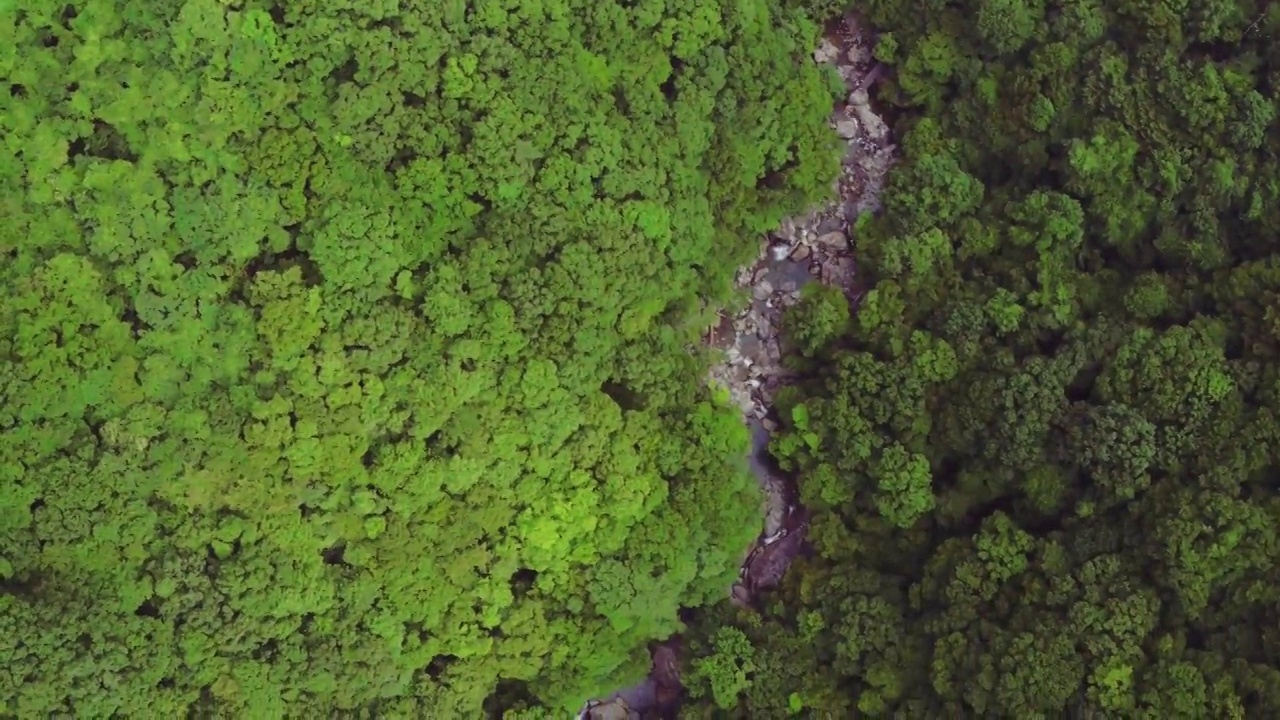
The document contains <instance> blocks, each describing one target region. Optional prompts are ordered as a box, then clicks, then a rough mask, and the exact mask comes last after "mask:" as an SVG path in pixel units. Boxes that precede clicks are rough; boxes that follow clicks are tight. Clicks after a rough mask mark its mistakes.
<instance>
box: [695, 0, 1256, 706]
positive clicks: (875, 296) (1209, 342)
mask: <svg viewBox="0 0 1280 720" xmlns="http://www.w3.org/2000/svg"><path fill="white" fill-rule="evenodd" d="M862 7H864V8H865V9H866V10H867V12H868V13H869V17H870V19H871V20H872V21H873V23H874V24H875V25H877V26H878V27H879V28H880V29H882V30H883V31H884V32H885V34H884V36H883V37H882V41H881V45H880V47H879V49H878V53H879V54H880V55H881V56H882V58H883V59H884V60H885V61H887V62H889V63H891V64H892V65H894V66H895V69H896V76H895V77H894V78H893V80H892V81H891V82H889V83H887V84H886V85H885V86H884V87H883V88H882V91H881V96H882V97H881V99H882V100H883V101H884V102H885V103H886V104H887V106H890V107H893V108H894V112H895V115H896V116H897V118H898V119H897V123H896V128H895V131H896V132H897V134H898V136H899V138H901V140H902V145H903V151H904V157H903V160H902V164H901V165H900V166H899V167H898V168H897V169H896V171H895V172H894V174H893V176H892V178H891V183H890V184H891V187H890V189H889V192H888V194H887V196H886V212H885V214H884V215H883V217H882V218H879V219H877V220H874V221H870V222H863V223H861V227H860V229H859V234H858V238H857V244H858V246H859V255H860V267H861V268H862V269H863V272H864V273H865V277H864V281H865V282H866V284H867V286H868V292H867V294H866V297H865V299H864V300H863V302H862V303H861V306H860V309H859V311H858V312H857V313H856V315H854V316H852V318H848V319H842V318H841V317H840V316H839V315H838V314H837V313H835V312H833V310H832V306H831V302H830V301H829V300H823V299H822V298H820V297H818V298H815V299H813V300H811V301H809V302H807V303H806V304H805V305H804V306H802V307H801V309H800V310H799V311H798V312H797V314H796V315H794V316H793V317H792V318H791V323H792V332H793V334H794V335H795V337H796V339H797V341H798V342H797V343H796V345H797V346H798V348H799V351H800V353H799V354H798V355H797V357H796V358H795V359H794V360H795V362H796V363H797V364H798V365H799V366H800V367H801V368H803V369H804V370H805V371H806V372H807V376H808V378H809V380H808V381H807V382H806V383H804V384H803V385H801V386H800V387H799V388H797V389H796V390H795V391H794V392H793V393H791V394H790V396H789V397H787V398H785V399H784V400H783V401H782V406H783V407H782V410H783V411H784V412H783V415H784V417H785V418H788V419H790V420H791V421H793V422H792V423H791V426H790V429H789V430H788V431H787V433H786V434H785V435H784V436H783V437H782V438H780V439H778V441H777V443H776V444H775V446H774V451H775V453H776V454H777V455H779V456H780V458H781V460H782V462H783V463H784V464H785V465H786V466H787V467H788V468H790V469H792V470H794V471H795V472H797V473H798V475H799V477H800V479H801V486H802V494H803V497H804V501H805V502H806V503H807V504H808V505H809V506H810V508H811V509H812V510H813V511H814V519H813V524H812V529H811V532H810V536H809V537H810V540H811V542H812V544H813V549H814V553H813V555H812V557H810V558H808V559H806V560H804V561H802V562H800V563H798V564H797V565H796V566H794V567H793V568H792V569H791V572H790V574H789V576H788V578H787V582H786V584H785V587H784V588H783V589H782V590H781V591H780V592H779V593H777V594H776V595H774V596H773V597H772V598H771V599H770V601H769V607H768V608H767V609H766V611H765V613H764V614H763V615H762V616H759V617H757V616H754V615H752V614H750V613H735V612H733V611H732V610H731V609H730V608H728V607H727V606H726V607H724V608H723V609H721V610H720V611H718V612H717V614H716V615H714V616H712V617H708V618H705V619H704V620H703V622H702V624H701V625H700V627H699V628H697V632H696V633H694V635H693V636H691V640H692V642H693V648H694V655H693V657H692V658H691V659H690V661H689V664H690V667H691V668H693V669H697V670H699V672H694V673H692V674H691V675H690V677H692V678H693V679H694V681H695V682H696V685H695V687H694V688H693V690H694V692H695V694H696V695H697V696H698V697H700V698H704V700H701V701H699V703H698V704H697V705H695V706H693V707H690V708H689V709H688V710H687V715H688V716H689V717H710V716H713V715H716V714H717V711H716V710H715V708H716V706H719V707H721V708H726V709H728V711H726V712H724V713H722V714H720V715H718V716H733V717H750V718H778V717H786V716H788V714H791V713H795V714H800V715H807V716H810V717H841V718H844V717H855V716H861V717H895V718H921V719H924V718H929V719H932V718H964V717H1009V718H1019V719H1028V720H1029V719H1032V718H1058V717H1078V718H1150V719H1152V720H1157V719H1160V720H1163V719H1165V718H1244V717H1251V718H1252V717H1270V716H1273V715H1275V713H1276V711H1277V708H1280V630H1278V627H1280V626H1278V625H1277V623H1278V622H1280V575H1277V568H1280V493H1278V492H1277V491H1278V490H1280V323H1278V322H1277V319H1278V318H1280V251H1278V250H1277V245H1276V244H1275V243H1276V238H1277V237H1280V124H1277V122H1276V115H1277V109H1278V107H1280V105H1278V102H1280V100H1278V99H1277V98H1280V8H1277V7H1275V6H1274V5H1273V4H1271V3H1266V2H1261V1H1257V0H1242V1H1240V2H1235V1H1234V0H1206V2H1199V3H1197V2H1186V1H1183V0H1163V1H1159V2H1145V1H1143V0H1123V1H1119V2H1114V3H1112V2H1107V3H1104V2H1098V1H1097V0H965V1H962V2H950V3H942V2H926V3H923V4H921V3H907V2H903V1H902V0H868V1H867V2H866V3H865V4H863V6H862ZM833 323H835V324H836V325H837V326H838V327H836V328H834V329H833V325H832V324H833ZM810 440H816V442H810ZM814 445H816V446H817V449H816V450H815V449H814ZM731 631H732V632H731ZM733 632H738V633H739V634H740V635H742V636H745V638H746V642H743V640H742V639H741V638H737V636H735V635H733ZM730 640H733V642H730ZM739 691H740V692H739ZM726 695H728V697H726Z"/></svg>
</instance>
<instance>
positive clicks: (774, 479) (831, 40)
mask: <svg viewBox="0 0 1280 720" xmlns="http://www.w3.org/2000/svg"><path fill="white" fill-rule="evenodd" d="M873 44H874V36H873V35H872V34H871V33H869V32H868V31H867V30H866V29H865V26H864V25H862V23H860V22H859V20H858V18H857V17H856V16H855V15H848V16H845V17H844V18H841V19H839V20H837V21H835V22H833V23H831V24H830V25H829V26H828V28H827V32H826V33H825V36H824V38H823V40H822V42H821V44H820V45H819V47H818V49H817V50H816V51H815V52H814V54H813V59H814V61H815V62H818V63H822V64H830V65H833V66H835V68H836V69H837V70H838V71H839V73H840V76H841V78H842V79H843V80H844V82H845V87H846V89H847V90H848V96H847V98H846V99H845V101H844V102H842V103H840V104H839V105H838V106H837V107H836V108H835V109H834V111H833V114H832V118H831V126H832V130H833V131H834V132H835V133H836V134H837V135H839V137H841V138H842V139H843V140H844V141H845V143H846V148H845V155H844V160H843V162H842V166H841V172H840V175H839V177H838V178H837V179H836V181H835V187H834V188H833V198H834V199H833V200H832V201H831V202H829V203H828V204H826V205H824V206H823V207H820V208H816V209H814V210H812V211H811V212H809V213H807V214H805V215H803V216H799V217H793V218H788V219H786V220H784V221H783V222H782V223H781V225H780V226H779V227H778V229H777V230H775V231H774V232H772V233H770V235H769V236H768V237H764V238H761V240H760V250H759V253H758V255H757V258H756V261H755V262H754V263H753V264H752V265H750V266H748V267H744V268H742V269H740V270H739V272H738V275H737V285H738V287H740V288H741V289H742V290H743V292H744V293H747V294H749V295H750V298H751V300H750V302H749V303H748V305H747V307H746V308H744V309H743V310H741V311H740V312H738V313H736V314H733V315H728V314H723V313H722V314H721V315H720V320H719V322H718V324H716V325H715V326H714V327H712V328H709V329H708V331H707V333H706V336H705V337H704V340H705V342H706V343H707V344H708V345H710V346H712V347H714V348H716V349H719V350H720V351H721V352H722V359H721V360H720V362H718V363H717V364H715V365H714V366H713V367H712V368H711V370H710V373H709V377H708V382H710V383H714V384H716V385H718V386H720V387H721V388H723V389H725V390H726V391H728V393H729V396H730V398H731V400H732V402H733V403H734V404H735V405H737V406H738V407H739V408H740V409H741V411H742V416H743V421H744V422H745V423H746V424H747V425H748V426H749V427H750V428H751V438H752V446H751V451H750V454H749V456H748V463H749V465H750V468H751V471H752V473H753V474H754V475H755V477H756V478H757V480H758V481H759V482H760V487H761V491H762V496H763V501H762V512H761V514H762V516H763V522H762V529H761V532H760V535H759V537H758V538H757V539H756V541H755V543H753V544H752V546H751V547H750V548H748V549H747V550H746V554H745V558H744V560H743V563H742V568H741V571H740V572H739V580H738V582H737V583H735V584H734V586H733V587H732V588H731V589H730V596H731V598H732V599H733V601H734V602H735V603H738V604H740V605H743V606H750V605H752V604H753V602H754V600H755V597H756V595H757V593H758V592H759V591H760V590H763V589H765V588H768V587H770V586H773V585H776V584H777V583H778V582H779V581H780V580H781V579H782V577H783V575H784V574H785V572H786V570H787V567H788V566H789V565H790V564H791V561H792V560H793V559H794V558H795V557H796V556H797V555H798V554H799V552H800V550H801V548H802V546H803V543H804V537H805V532H806V530H807V529H808V512H807V511H806V510H805V508H804V506H803V505H802V504H801V503H800V500H799V491H798V488H797V485H796V479H795V478H792V477H788V476H787V475H786V474H784V473H782V472H780V471H779V470H778V468H777V466H776V464H775V463H774V462H773V461H772V459H771V458H770V456H769V452H768V447H769V440H770V438H771V435H772V433H773V432H774V431H775V430H776V429H777V428H778V418H777V417H776V416H775V415H774V414H773V398H774V395H775V394H776V393H777V391H778V390H779V389H780V388H782V387H785V386H786V385H787V384H789V383H790V382H792V381H793V380H794V377H793V375H792V374H791V372H790V371H789V370H788V369H787V368H786V367H785V366H784V365H783V362H782V360H783V357H784V356H785V355H786V353H787V348H786V341H785V337H784V336H783V334H782V332H781V331H782V323H783V318H784V315H785V313H786V311H787V309H788V308H790V307H791V306H793V305H795V304H796V303H797V302H799V300H800V297H801V289H802V288H803V287H804V286H805V285H806V284H808V283H811V282H821V283H825V284H828V285H832V286H835V287H839V288H841V289H842V290H843V291H844V292H845V295H846V296H847V297H848V298H849V301H850V302H851V303H856V302H857V300H858V298H859V296H860V291H859V289H858V286H857V283H856V269H857V268H856V266H855V264H854V259H853V248H852V245H851V243H850V232H851V228H852V225H853V223H854V222H855V221H856V220H857V218H858V217H859V216H861V215H863V214H865V213H874V212H878V211H879V210H880V193H881V190H882V189H883V187H884V183H885V178H886V176H887V174H888V171H889V168H890V167H891V165H892V164H893V159H894V157H895V149H896V148H895V146H894V145H893V143H892V140H891V137H890V134H889V128H888V126H887V125H886V123H885V122H884V121H883V120H882V119H881V118H880V117H879V115H877V114H876V112H875V110H874V109H873V108H872V106H871V100H870V95H869V90H870V88H871V86H872V85H873V84H874V83H875V82H876V81H878V80H879V79H880V78H881V77H883V76H884V75H885V73H886V72H887V68H885V67H884V66H883V65H880V64H879V63H877V62H875V61H874V59H873V58H872V52H871V51H872V47H873ZM677 654H678V639H677V640H672V641H668V642H665V643H658V644H655V645H654V647H653V651H652V657H653V670H652V672H651V673H650V675H649V677H648V678H646V679H645V680H644V681H643V682H641V683H640V684H638V685H635V686H633V687H630V688H625V689H623V690H619V691H617V692H615V693H614V694H612V695H610V696H609V697H607V698H605V699H602V700H593V701H591V702H588V703H587V705H586V707H584V708H583V710H582V712H580V713H579V715H578V717H579V720H624V719H635V718H642V717H646V716H652V715H655V714H658V713H660V712H661V711H662V710H664V709H669V708H670V707H671V705H672V704H673V703H675V702H678V699H679V697H680V694H681V690H682V688H681V686H680V677H679V671H678V666H679V663H678V658H677Z"/></svg>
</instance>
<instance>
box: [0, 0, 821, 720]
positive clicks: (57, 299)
mask: <svg viewBox="0 0 1280 720" xmlns="http://www.w3.org/2000/svg"><path fill="white" fill-rule="evenodd" d="M3 7H4V9H2V10H0V76H3V77H5V78H8V81H7V83H6V86H5V87H4V88H3V89H0V127H2V128H3V133H4V136H5V148H4V150H3V152H0V184H2V186H3V190H2V191H0V208H2V209H3V215H4V218H5V230H4V237H3V239H0V252H2V253H3V257H4V264H3V267H0V285H2V286H3V290H2V291H0V292H3V297H2V299H0V628H2V630H3V632H2V633H0V635H2V636H3V640H0V659H2V662H0V716H5V717H38V716H51V715H62V716H67V715H71V714H74V715H76V716H84V717H108V716H112V715H113V714H116V715H118V716H121V717H184V716H185V713H187V712H188V711H189V710H190V711H196V712H198V714H199V716H201V717H215V716H239V717H263V718H266V717H282V716H286V715H288V716H296V717H327V716H329V714H330V713H334V712H337V713H349V712H352V711H357V712H361V713H365V714H366V715H368V714H369V713H377V714H378V716H380V717H438V718H449V717H475V716H477V715H479V714H480V713H481V711H482V708H483V707H484V706H485V703H486V701H487V702H488V703H489V705H488V706H489V707H490V708H497V707H502V706H514V705H518V704H537V703H539V702H541V703H544V704H545V705H546V706H547V707H549V708H559V710H558V712H559V714H558V715H557V716H563V714H564V710H565V708H568V707H572V706H576V705H577V704H579V703H580V702H581V701H582V700H584V699H585V698H586V697H587V696H588V695H589V694H591V693H594V692H598V691H601V690H602V689H605V688H607V687H609V686H610V684H612V683H618V682H621V681H623V680H629V679H634V678H636V677H638V676H639V675H641V674H643V672H644V670H645V668H646V665H647V655H646V652H645V644H646V643H647V642H648V641H650V640H652V639H654V638H660V637H664V636H666V635H668V634H670V633H671V632H672V631H673V630H675V629H676V623H677V621H676V609H677V607H678V606H680V605H681V604H683V605H689V606H697V605H700V604H703V603H706V602H708V601H709V600H712V599H719V598H721V597H723V595H724V593H725V591H726V588H727V587H728V584H729V583H730V582H731V580H732V578H733V577H734V574H735V572H736V564H737V562H738V558H739V556H740V553H741V551H742V548H743V547H745V546H746V544H747V543H748V541H749V540H750V538H751V536H752V535H753V534H754V532H755V530H754V528H755V525H756V522H755V517H754V516H755V514H756V512H757V503H758V497H757V495H756V491H755V488H754V485H753V481H752V480H751V479H750V478H749V476H748V475H747V473H746V472H745V470H744V469H743V468H742V467H741V466H740V462H739V460H738V458H739V457H740V455H741V453H742V450H743V448H744V447H745V446H746V443H747V437H746V431H745V429H743V428H742V427H741V426H740V423H739V422H738V420H737V417H736V411H734V410H730V409H727V408H722V407H719V406H717V405H716V404H715V403H714V402H712V399H711V398H710V397H709V396H708V395H707V394H706V393H705V392H701V391H699V390H698V387H699V386H700V383H701V377H702V373H703V369H704V368H705V358H704V357H701V354H700V353H699V352H691V351H690V348H691V347H692V346H693V341H694V340H695V339H696V334H697V330H698V329H700V323H701V321H699V320H697V314H698V313H699V312H702V311H701V307H702V305H701V303H700V298H701V299H707V300H710V301H713V302H719V301H721V300H723V299H724V298H725V297H726V296H727V294H728V292H729V288H730V283H731V276H732V271H733V268H734V267H735V266H736V265H737V264H738V263H740V262H742V261H743V260H744V259H745V258H747V257H748V256H750V255H752V254H753V253H754V252H755V250H756V237H757V234H758V233H759V232H760V231H761V230H763V229H764V228H766V227H768V226H770V225H772V224H774V223H776V222H777V221H778V219H779V218H780V217H782V216H783V215H784V214H786V213H789V212H794V211H796V210H798V209H800V208H801V207H802V206H804V205H805V204H807V203H808V202H810V201H811V200H812V199H813V198H815V197H817V195H819V194H820V193H821V192H822V191H823V190H824V189H825V188H826V186H827V182H826V181H827V179H828V178H829V177H831V176H832V175H833V173H834V171H835V163H836V157H837V156H836V153H835V143H834V140H833V138H831V136H830V133H829V131H828V130H827V129H826V127H825V115H826V113H827V112H828V111H829V109H830V107H831V103H832V101H833V98H832V95H831V89H830V88H831V83H830V82H829V78H825V77H823V75H822V74H821V73H820V72H819V71H817V70H816V69H815V68H813V66H812V64H810V63H806V62H804V58H805V56H806V55H807V53H808V52H809V51H810V49H811V48H812V47H813V44H814V42H815V39H816V37H817V35H818V28H817V26H816V25H815V24H814V23H812V22H810V21H809V20H807V19H806V16H805V15H804V14H803V13H797V12H794V11H793V10H786V9H784V8H783V7H781V5H780V3H779V2H777V1H776V0H752V1H743V0H721V1H720V2H707V1H706V0H669V1H666V2H663V1H661V0H645V1H642V2H625V1H622V0H618V1H617V2H609V1H606V2H599V1H597V0H480V1H475V2H461V1H457V2H420V3H409V4H404V3H394V2H393V3H389V2H380V1H377V0H374V1H372V2H342V0H324V1H323V2H311V1H307V0H279V1H278V2H275V3H274V4H273V3H271V2H269V0H158V1H154V2H124V1H123V0H72V1H71V2H65V1H64V0H58V1H57V2H54V1H53V0H30V1H27V2H20V3H5V4H4V5H3ZM701 325H705V323H701ZM344 716H345V715H344Z"/></svg>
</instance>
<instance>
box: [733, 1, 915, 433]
mask: <svg viewBox="0 0 1280 720" xmlns="http://www.w3.org/2000/svg"><path fill="white" fill-rule="evenodd" d="M814 60H815V61H817V62H820V63H830V64H834V65H835V67H836V68H837V69H838V70H839V72H840V76H841V77H842V78H844V80H845V84H846V87H847V88H848V89H849V95H848V98H847V101H846V102H845V103H843V104H841V105H840V106H839V107H837V108H836V110H835V112H834V113H833V115H832V118H831V125H832V128H833V129H834V130H835V132H836V134H837V135H839V136H840V137H841V138H843V139H844V140H845V143H846V145H845V155H844V160H843V162H842V166H841V173H840V176H839V177H838V178H837V180H836V182H835V187H834V188H833V196H834V199H833V200H832V201H831V202H829V203H827V204H826V205H824V206H822V207H819V208H817V209H815V210H813V211H811V212H809V213H807V214H805V215H802V216H799V217H793V218H788V219H786V220H784V221H783V222H782V223H781V225H780V226H779V227H778V228H777V229H776V230H775V231H774V232H772V233H771V234H770V236H769V237H767V238H764V239H762V240H761V243H760V252H759V255H758V256H757V261H756V262H755V264H753V265H751V266H750V267H746V268H743V269H742V270H741V271H739V273H738V278H737V284H738V286H739V287H741V288H744V289H746V290H749V291H750V293H751V298H752V300H751V303H750V305H749V306H748V307H747V308H746V309H744V310H743V311H742V312H740V313H738V314H737V315H736V316H733V317H722V318H721V323H720V325H719V326H717V327H716V328H713V329H712V331H711V332H710V333H709V334H708V341H709V342H710V343H711V344H712V345H714V346H715V347H718V348H720V349H722V350H723V351H724V355H725V356H724V360H723V362H721V363H720V364H718V365H716V366H715V367H714V368H712V370H711V379H712V380H713V381H714V382H716V383H717V384H719V385H720V386H721V387H723V388H725V389H727V390H728V392H729V394H730V397H731V398H732V399H733V402H734V403H735V404H736V405H738V406H739V407H741V408H742V412H743V416H744V418H746V419H747V420H748V421H750V420H759V421H760V422H763V423H764V424H765V426H766V427H768V428H769V429H771V430H772V429H774V422H773V420H772V419H770V418H769V408H770V407H771V406H772V404H773V394H774V392H775V391H776V390H777V389H778V388H779V387H781V386H783V385H785V384H786V382H787V381H788V380H789V379H790V378H789V374H788V371H787V370H786V368H785V367H783V365H782V357H783V355H784V354H785V347H784V345H783V342H784V341H783V339H782V337H781V335H780V333H779V329H780V327H781V324H782V318H783V315H784V313H785V311H786V309H787V308H788V307H790V306H791V305H794V304H795V303H796V302H797V301H798V300H799V298H800V288H801V287H802V286H803V285H804V284H805V283H807V282H809V281H811V280H814V279H816V280H818V281H820V282H823V283H826V284H828V285H833V286H837V287H840V288H842V289H843V290H844V291H845V293H846V294H847V295H848V296H849V298H850V299H851V300H854V299H855V298H856V297H857V288H856V285H855V282H854V281H855V270H856V267H855V264H854V259H853V254H852V248H851V246H850V240H849V236H850V228H851V225H852V224H853V223H854V221H856V219H857V218H858V217H859V216H861V215H863V214H866V213H874V212H877V211H878V210H879V209H880V192H881V190H882V189H883V187H884V182H885V177H886V176H887V174H888V171H889V168H890V167H891V165H892V163H893V158H894V150H895V146H894V145H893V144H892V142H891V137H890V133H889V127H888V125H886V124H885V122H884V121H883V120H882V119H881V118H880V117H879V116H878V115H877V114H876V113H875V111H874V109H873V108H872V107H871V101H870V95H869V94H868V92H867V90H868V86H869V84H870V83H871V82H874V81H875V80H876V79H878V78H879V77H880V76H882V75H883V73H884V66H882V65H879V64H877V63H875V62H874V60H873V59H872V53H871V38H870V37H869V36H867V34H866V33H864V32H862V31H861V30H860V26H859V25H858V24H857V23H856V21H854V20H852V19H846V21H845V22H844V23H843V25H842V26H841V27H840V29H839V30H838V31H837V32H834V33H832V34H831V35H829V36H828V37H826V38H824V39H823V41H822V43H821V44H820V46H819V47H818V49H817V50H816V51H815V52H814Z"/></svg>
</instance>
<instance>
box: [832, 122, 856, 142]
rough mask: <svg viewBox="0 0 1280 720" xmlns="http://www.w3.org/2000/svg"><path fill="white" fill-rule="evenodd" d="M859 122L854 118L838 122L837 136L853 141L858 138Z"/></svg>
mask: <svg viewBox="0 0 1280 720" xmlns="http://www.w3.org/2000/svg"><path fill="white" fill-rule="evenodd" d="M859 129H860V128H859V126H858V121H857V120H854V119H853V118H843V119H840V120H837V121H836V134H837V135H839V136H840V137H842V138H844V139H845V140H852V139H854V138H856V137H858V130H859Z"/></svg>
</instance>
